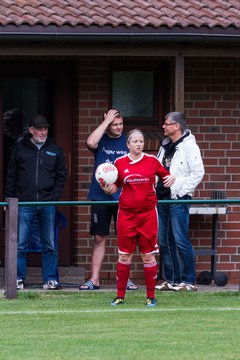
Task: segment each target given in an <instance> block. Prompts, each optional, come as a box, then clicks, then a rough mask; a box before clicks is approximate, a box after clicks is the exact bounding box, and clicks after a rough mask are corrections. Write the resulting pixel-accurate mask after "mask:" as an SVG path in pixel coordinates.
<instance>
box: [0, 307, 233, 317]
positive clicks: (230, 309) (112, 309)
mask: <svg viewBox="0 0 240 360" xmlns="http://www.w3.org/2000/svg"><path fill="white" fill-rule="evenodd" d="M114 311H117V312H146V311H157V312H177V311H179V312H184V311H187V312H189V311H190V312H206V311H214V312H216V311H218V312H222V311H240V307H236V308H234V307H214V308H212V307H204V308H201V307H199V308H143V309H136V308H127V309H124V308H122V307H121V308H119V307H118V308H115V307H114V308H110V309H95V310H84V309H82V310H26V311H25V310H23V311H20V310H18V311H14V310H13V311H0V315H39V314H42V315H48V314H52V315H54V314H63V315H64V314H82V313H113V312H114Z"/></svg>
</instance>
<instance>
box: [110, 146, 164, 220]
mask: <svg viewBox="0 0 240 360" xmlns="http://www.w3.org/2000/svg"><path fill="white" fill-rule="evenodd" d="M115 166H116V168H117V169H118V180H117V181H116V185H117V186H122V192H121V194H120V197H119V206H120V208H122V209H128V210H131V211H133V212H136V213H137V212H142V211H144V210H147V209H152V208H153V207H155V206H156V205H157V196H156V191H155V182H156V175H157V176H158V177H159V178H161V179H162V178H163V177H165V176H167V175H170V173H169V171H167V170H166V169H165V168H164V167H163V166H162V164H161V163H160V161H159V160H158V159H157V158H156V157H155V156H153V155H148V154H145V153H143V154H142V157H141V158H140V159H138V160H136V161H133V160H131V159H130V158H129V156H128V155H125V156H122V157H120V158H118V159H117V160H116V161H115Z"/></svg>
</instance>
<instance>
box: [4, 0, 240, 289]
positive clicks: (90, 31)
mask: <svg viewBox="0 0 240 360" xmlns="http://www.w3.org/2000/svg"><path fill="white" fill-rule="evenodd" d="M239 11H240V5H239V4H238V2H236V1H234V0H229V1H223V0H221V1H220V0H217V1H209V0H202V1H195V0H189V1H187V2H183V1H180V0H175V1H167V0H162V1H156V0H149V1H143V0H135V1H115V0H109V1H104V0H96V1H89V0H81V1H77V0H55V1H38V0H33V1H31V2H27V1H24V0H16V1H15V2H14V3H13V2H12V1H10V0H2V2H1V7H0V49H1V51H0V63H1V66H0V80H1V87H0V111H1V114H2V117H3V118H4V116H5V117H6V112H7V111H8V113H7V114H9V111H10V110H14V109H15V110H16V109H17V110H19V111H15V112H14V111H13V112H12V113H14V116H15V124H18V125H19V127H21V128H23V127H25V126H27V125H28V121H29V118H30V117H31V116H32V115H33V114H34V113H35V112H41V113H43V114H44V115H45V116H47V117H48V118H49V120H50V122H51V135H52V136H54V137H55V140H56V142H57V143H58V144H60V145H61V146H63V148H64V150H65V152H66V157H67V162H68V181H67V185H66V189H65V193H64V196H63V198H62V200H75V201H76V200H77V201H85V200H87V192H88V187H89V183H90V179H91V175H92V165H93V157H92V154H91V153H90V152H89V151H88V150H87V149H86V147H85V140H86V137H87V136H88V134H89V133H90V132H91V131H92V130H93V129H94V128H95V127H96V126H97V125H98V124H99V123H100V122H101V120H102V116H103V113H104V112H105V111H106V110H107V109H109V108H112V107H117V108H119V109H120V110H121V112H122V113H123V115H124V118H125V128H126V130H128V129H131V128H133V127H136V126H138V127H140V128H141V129H142V130H143V131H144V132H145V135H146V147H145V151H147V152H151V153H154V154H155V153H156V152H157V151H158V148H159V145H160V140H161V138H162V132H161V127H162V123H163V116H164V114H165V113H167V112H168V111H174V110H176V111H184V112H185V114H186V116H187V118H188V125H189V128H190V129H191V130H192V132H193V133H194V135H195V136H196V138H197V141H198V144H199V146H200V148H201V151H202V156H203V160H204V164H205V171H206V174H205V177H204V180H203V182H202V183H201V185H200V186H199V187H198V189H197V191H196V193H195V198H196V199H209V198H210V197H211V195H212V192H213V191H221V192H223V194H224V195H226V197H227V198H228V199H238V198H240V197H239V194H240V190H239V187H240V165H239V164H240V162H239V151H240V141H239V140H240V97H239V93H240V50H239V46H238V45H239V42H240V20H239ZM133 95H134V96H133ZM4 114H5V115H4ZM10 114H11V111H10ZM19 114H21V116H20V115H19ZM3 130H4V129H3V128H1V133H0V136H1V138H2V139H4V131H3ZM1 144H3V141H1ZM8 152H9V149H8V148H5V147H4V146H3V145H2V146H1V147H0V156H1V159H2V161H1V167H2V169H1V172H2V173H3V174H4V166H5V165H4V162H3V160H4V159H5V158H6V156H7V154H8ZM0 185H1V186H0V190H1V197H2V199H3V188H4V176H3V178H2V179H1V184H0ZM59 210H60V211H61V212H62V213H63V214H64V215H65V216H66V218H67V220H68V226H67V227H66V228H65V229H64V230H62V232H60V237H59V255H60V265H61V266H66V267H72V266H74V267H76V268H83V269H85V271H86V277H88V275H89V271H90V263H91V242H92V240H91V238H90V237H89V206H87V205H85V206H78V207H70V206H68V207H59ZM239 214H240V206H239V205H238V204H228V205H227V214H223V215H219V218H218V219H219V222H218V238H217V244H218V245H217V254H216V262H217V271H224V272H225V273H227V275H228V276H229V282H231V283H236V282H237V281H238V279H239V258H240V254H239V251H240V221H239V219H240V216H239ZM0 221H1V224H0V225H1V228H0V237H1V238H0V252H1V260H2V264H3V254H4V215H3V209H1V219H0ZM190 233H191V238H192V242H193V245H194V246H195V248H199V247H200V248H202V249H206V248H207V249H209V247H211V237H212V217H211V216H209V215H191V226H190ZM116 243H117V242H116V237H115V235H114V234H113V233H112V234H111V236H110V237H109V241H108V244H107V248H106V257H105V261H104V265H103V269H102V274H101V278H102V283H113V282H114V281H115V265H116V259H117V248H116ZM30 263H31V264H32V265H37V264H38V260H36V259H35V258H34V256H33V257H32V258H31V259H30ZM209 269H210V256H209V255H204V256H198V257H197V271H198V273H199V272H200V271H203V270H209ZM131 275H132V276H131V278H132V279H134V280H136V281H137V282H139V283H141V282H142V281H143V273H142V265H141V262H140V258H139V255H138V254H136V255H135V258H134V263H133V264H132V274H131Z"/></svg>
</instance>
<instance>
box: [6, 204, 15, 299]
mask: <svg viewBox="0 0 240 360" xmlns="http://www.w3.org/2000/svg"><path fill="white" fill-rule="evenodd" d="M6 201H7V202H8V206H7V210H6V225H5V229H6V230H5V296H6V298H7V299H16V297H17V289H16V279H17V232H18V199H16V198H7V199H6Z"/></svg>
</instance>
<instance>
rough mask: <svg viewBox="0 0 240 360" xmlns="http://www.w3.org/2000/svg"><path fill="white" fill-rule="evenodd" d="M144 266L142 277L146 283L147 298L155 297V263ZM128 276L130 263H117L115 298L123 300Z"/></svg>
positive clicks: (156, 268)
mask: <svg viewBox="0 0 240 360" xmlns="http://www.w3.org/2000/svg"><path fill="white" fill-rule="evenodd" d="M143 266H144V277H145V282H146V289H147V298H154V297H155V285H156V280H157V271H158V267H157V262H156V261H153V262H151V263H148V264H143ZM129 276H130V263H129V264H128V263H127V264H126V263H124V264H123V263H121V262H119V261H118V263H117V297H121V298H124V297H125V292H126V287H127V282H128V279H129Z"/></svg>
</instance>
